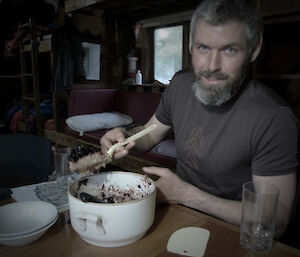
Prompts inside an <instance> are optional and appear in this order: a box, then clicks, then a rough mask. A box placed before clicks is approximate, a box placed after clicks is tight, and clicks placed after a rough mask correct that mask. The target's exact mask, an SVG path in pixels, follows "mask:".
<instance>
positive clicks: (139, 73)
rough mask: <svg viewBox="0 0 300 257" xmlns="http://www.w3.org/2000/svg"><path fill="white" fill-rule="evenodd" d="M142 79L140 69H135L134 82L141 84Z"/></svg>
mask: <svg viewBox="0 0 300 257" xmlns="http://www.w3.org/2000/svg"><path fill="white" fill-rule="evenodd" d="M142 81H143V79H142V73H141V71H140V70H138V71H137V73H136V75H135V84H137V85H142V84H143V83H142Z"/></svg>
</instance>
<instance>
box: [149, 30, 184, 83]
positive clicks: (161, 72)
mask: <svg viewBox="0 0 300 257" xmlns="http://www.w3.org/2000/svg"><path fill="white" fill-rule="evenodd" d="M182 58H183V26H182V25H179V26H172V27H165V28H158V29H154V79H155V80H158V81H160V82H162V83H164V84H169V82H170V80H171V78H172V77H173V75H174V73H175V72H177V71H179V70H181V69H182Z"/></svg>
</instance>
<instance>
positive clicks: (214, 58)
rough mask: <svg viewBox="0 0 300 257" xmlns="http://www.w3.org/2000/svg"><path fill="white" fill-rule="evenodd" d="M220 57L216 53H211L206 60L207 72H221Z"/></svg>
mask: <svg viewBox="0 0 300 257" xmlns="http://www.w3.org/2000/svg"><path fill="white" fill-rule="evenodd" d="M221 59H222V58H221V55H220V53H219V52H218V51H211V52H210V54H209V58H208V64H207V65H208V70H210V71H218V70H221V61H222V60H221Z"/></svg>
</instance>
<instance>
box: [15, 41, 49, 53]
mask: <svg viewBox="0 0 300 257" xmlns="http://www.w3.org/2000/svg"><path fill="white" fill-rule="evenodd" d="M30 51H31V45H30V44H26V45H24V46H23V49H22V50H21V52H30ZM38 51H39V53H45V52H51V51H52V45H51V39H47V40H41V41H39V47H38Z"/></svg>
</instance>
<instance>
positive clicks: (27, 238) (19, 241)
mask: <svg viewBox="0 0 300 257" xmlns="http://www.w3.org/2000/svg"><path fill="white" fill-rule="evenodd" d="M57 217H58V214H57V215H56V217H55V218H54V219H53V220H52V222H51V223H49V224H48V225H47V226H44V227H43V228H41V229H39V230H37V231H34V232H31V233H28V234H25V235H21V236H17V237H7V238H4V237H3V238H0V244H3V245H7V246H23V245H28V244H30V243H32V242H33V241H35V240H37V239H39V238H40V237H41V236H42V235H43V234H44V233H45V232H46V231H47V230H48V229H49V228H50V227H51V226H52V225H53V224H54V223H55V222H56V220H57Z"/></svg>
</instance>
